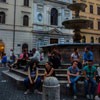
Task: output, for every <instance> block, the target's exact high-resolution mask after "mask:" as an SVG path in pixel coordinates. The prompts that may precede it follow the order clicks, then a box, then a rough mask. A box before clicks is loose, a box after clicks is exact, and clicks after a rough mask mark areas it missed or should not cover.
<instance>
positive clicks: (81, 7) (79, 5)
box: [67, 3, 87, 11]
mask: <svg viewBox="0 0 100 100" xmlns="http://www.w3.org/2000/svg"><path fill="white" fill-rule="evenodd" d="M86 7H87V5H86V4H84V3H73V4H70V5H68V6H67V8H69V9H70V10H72V11H78V10H81V11H83V10H84V9H85V8H86Z"/></svg>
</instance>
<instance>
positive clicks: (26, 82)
mask: <svg viewBox="0 0 100 100" xmlns="http://www.w3.org/2000/svg"><path fill="white" fill-rule="evenodd" d="M29 84H30V81H29V78H28V77H26V78H25V79H24V85H25V87H26V89H29Z"/></svg>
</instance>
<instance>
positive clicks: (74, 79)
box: [70, 75, 80, 83]
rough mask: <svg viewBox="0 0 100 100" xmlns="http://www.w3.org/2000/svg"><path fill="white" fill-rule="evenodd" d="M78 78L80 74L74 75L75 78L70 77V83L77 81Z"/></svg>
mask: <svg viewBox="0 0 100 100" xmlns="http://www.w3.org/2000/svg"><path fill="white" fill-rule="evenodd" d="M79 78H80V75H79V76H76V77H75V78H71V79H70V80H71V83H75V82H77V81H78V79H79Z"/></svg>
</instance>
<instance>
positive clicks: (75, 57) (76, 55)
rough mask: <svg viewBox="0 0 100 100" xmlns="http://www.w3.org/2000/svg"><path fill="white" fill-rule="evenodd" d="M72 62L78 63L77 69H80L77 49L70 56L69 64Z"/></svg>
mask: <svg viewBox="0 0 100 100" xmlns="http://www.w3.org/2000/svg"><path fill="white" fill-rule="evenodd" d="M74 60H75V61H77V62H78V68H79V69H81V68H82V64H81V62H80V54H79V52H78V49H77V48H74V52H73V53H72V54H71V62H73V61H74Z"/></svg>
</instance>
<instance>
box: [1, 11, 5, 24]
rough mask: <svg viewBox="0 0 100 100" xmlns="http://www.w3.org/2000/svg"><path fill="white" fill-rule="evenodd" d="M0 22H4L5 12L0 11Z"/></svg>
mask: <svg viewBox="0 0 100 100" xmlns="http://www.w3.org/2000/svg"><path fill="white" fill-rule="evenodd" d="M0 23H2V24H5V13H4V12H0Z"/></svg>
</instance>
